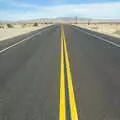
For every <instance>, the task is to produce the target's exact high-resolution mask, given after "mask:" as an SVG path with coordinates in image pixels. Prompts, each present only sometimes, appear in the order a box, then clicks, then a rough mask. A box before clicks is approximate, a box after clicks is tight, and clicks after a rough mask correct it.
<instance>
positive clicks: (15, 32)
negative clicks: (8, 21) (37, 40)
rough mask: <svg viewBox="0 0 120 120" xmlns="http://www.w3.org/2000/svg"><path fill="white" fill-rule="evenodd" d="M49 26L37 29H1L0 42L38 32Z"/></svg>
mask: <svg viewBox="0 0 120 120" xmlns="http://www.w3.org/2000/svg"><path fill="white" fill-rule="evenodd" d="M47 26H49V25H40V26H37V27H25V28H22V27H16V28H0V41H2V40H6V39H8V38H13V37H16V36H19V35H22V34H25V33H29V32H32V31H34V30H38V29H40V28H44V27H47Z"/></svg>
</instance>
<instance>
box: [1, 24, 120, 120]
mask: <svg viewBox="0 0 120 120" xmlns="http://www.w3.org/2000/svg"><path fill="white" fill-rule="evenodd" d="M75 28H77V27H74V26H70V25H65V26H64V29H65V37H66V42H67V48H68V55H69V60H70V65H71V73H72V78H73V87H74V95H75V98H76V104H77V110H78V118H79V120H120V48H119V47H117V46H114V45H112V44H110V43H107V42H104V41H103V40H100V39H97V38H95V37H92V36H90V35H88V34H86V33H84V32H83V31H82V29H75ZM44 30H45V29H44ZM40 31H41V34H40V35H37V36H35V37H33V38H31V39H29V40H27V41H24V42H22V43H20V44H18V45H16V46H14V47H12V48H9V49H8V50H7V51H4V52H2V53H0V120H59V103H60V54H61V50H60V48H61V41H60V26H58V25H55V26H52V27H49V29H46V31H43V30H40ZM40 31H36V32H40ZM36 32H34V33H31V34H35V33H36ZM88 32H89V31H88ZM91 34H96V35H98V36H102V35H100V34H97V33H91ZM22 37H23V36H22ZM102 37H104V36H102ZM18 38H19V39H17V37H16V38H14V39H16V42H18V41H20V40H21V37H20V36H19V37H18ZM105 39H107V40H110V41H111V39H109V37H108V36H105ZM117 40H118V39H117ZM10 41H12V42H9V43H7V42H5V43H4V42H2V43H1V44H0V49H1V50H2V49H4V48H6V47H8V46H10V45H12V44H14V43H15V42H14V40H13V39H11V40H10ZM112 42H116V39H115V38H112ZM117 44H119V43H118V42H117ZM6 45H7V46H6ZM66 120H68V119H66Z"/></svg>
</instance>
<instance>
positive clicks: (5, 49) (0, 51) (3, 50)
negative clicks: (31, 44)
mask: <svg viewBox="0 0 120 120" xmlns="http://www.w3.org/2000/svg"><path fill="white" fill-rule="evenodd" d="M51 27H52V26H51ZM51 27H49V28H46V29H44V28H43V31H47V30H49V29H50V28H51ZM41 32H42V31H40V32H38V33H36V34H34V35H31V36H29V37H27V38H25V39H23V40H21V41H19V42H17V43H15V44H13V45H10V46H9V47H7V48H4V49H2V50H0V53H2V52H5V51H7V50H8V49H9V48H12V47H14V46H16V45H19V44H20V43H22V42H24V41H27V40H29V39H30V38H33V37H35V36H37V35H40V34H41Z"/></svg>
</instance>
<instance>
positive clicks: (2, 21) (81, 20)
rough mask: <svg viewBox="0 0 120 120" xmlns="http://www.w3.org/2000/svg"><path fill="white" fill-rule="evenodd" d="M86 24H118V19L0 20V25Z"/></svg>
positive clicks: (119, 20)
mask: <svg viewBox="0 0 120 120" xmlns="http://www.w3.org/2000/svg"><path fill="white" fill-rule="evenodd" d="M35 22H37V23H61V22H63V23H86V22H87V23H88V22H96V23H101V22H105V23H107V22H115V23H116V22H120V19H90V18H80V17H59V18H40V19H33V20H19V21H9V20H0V23H35Z"/></svg>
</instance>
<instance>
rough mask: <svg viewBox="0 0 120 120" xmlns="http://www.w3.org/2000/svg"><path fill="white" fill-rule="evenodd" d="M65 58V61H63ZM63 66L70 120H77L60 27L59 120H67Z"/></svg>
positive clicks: (64, 44)
mask: <svg viewBox="0 0 120 120" xmlns="http://www.w3.org/2000/svg"><path fill="white" fill-rule="evenodd" d="M64 58H65V60H64ZM65 64H66V74H67V84H68V94H69V95H68V96H69V105H70V115H71V116H70V117H71V120H78V114H77V108H76V102H75V96H74V90H73V84H72V75H71V70H70V62H69V58H68V51H67V47H66V38H65V33H64V26H63V25H61V70H60V110H59V120H67V118H66V95H65V70H64V69H65Z"/></svg>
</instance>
